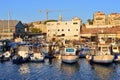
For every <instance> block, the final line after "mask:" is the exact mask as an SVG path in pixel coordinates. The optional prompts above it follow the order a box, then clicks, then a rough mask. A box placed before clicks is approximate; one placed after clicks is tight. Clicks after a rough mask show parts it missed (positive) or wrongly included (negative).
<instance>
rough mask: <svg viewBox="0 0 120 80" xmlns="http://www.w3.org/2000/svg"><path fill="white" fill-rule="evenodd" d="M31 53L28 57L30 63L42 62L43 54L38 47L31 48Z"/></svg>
mask: <svg viewBox="0 0 120 80" xmlns="http://www.w3.org/2000/svg"><path fill="white" fill-rule="evenodd" d="M32 51H33V53H31V55H30V61H31V62H43V61H44V57H45V56H44V54H43V53H42V52H41V51H40V47H39V46H33V48H32Z"/></svg>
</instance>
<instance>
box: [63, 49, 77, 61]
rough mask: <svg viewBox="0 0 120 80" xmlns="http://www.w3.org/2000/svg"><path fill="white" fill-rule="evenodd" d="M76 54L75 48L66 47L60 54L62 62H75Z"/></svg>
mask: <svg viewBox="0 0 120 80" xmlns="http://www.w3.org/2000/svg"><path fill="white" fill-rule="evenodd" d="M78 57H79V56H78V55H76V49H75V48H73V47H67V48H65V49H64V51H63V53H62V54H61V59H62V62H65V63H75V62H77V61H78Z"/></svg>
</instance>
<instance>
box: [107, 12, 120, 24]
mask: <svg viewBox="0 0 120 80" xmlns="http://www.w3.org/2000/svg"><path fill="white" fill-rule="evenodd" d="M108 24H110V25H113V26H119V25H120V14H119V13H111V14H109V15H108Z"/></svg>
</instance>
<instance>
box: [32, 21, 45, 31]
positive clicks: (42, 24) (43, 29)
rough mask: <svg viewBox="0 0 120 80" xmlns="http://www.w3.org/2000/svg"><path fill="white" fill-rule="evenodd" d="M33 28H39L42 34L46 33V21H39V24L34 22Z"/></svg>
mask: <svg viewBox="0 0 120 80" xmlns="http://www.w3.org/2000/svg"><path fill="white" fill-rule="evenodd" d="M32 28H37V29H40V30H41V31H42V33H46V25H45V23H44V21H39V22H33V26H32Z"/></svg>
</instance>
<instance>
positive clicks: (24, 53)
mask: <svg viewBox="0 0 120 80" xmlns="http://www.w3.org/2000/svg"><path fill="white" fill-rule="evenodd" d="M29 58H30V57H29V46H19V47H18V51H17V55H16V56H14V57H13V63H17V64H19V63H25V62H28V61H29Z"/></svg>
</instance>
